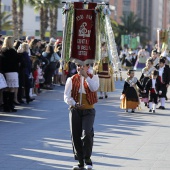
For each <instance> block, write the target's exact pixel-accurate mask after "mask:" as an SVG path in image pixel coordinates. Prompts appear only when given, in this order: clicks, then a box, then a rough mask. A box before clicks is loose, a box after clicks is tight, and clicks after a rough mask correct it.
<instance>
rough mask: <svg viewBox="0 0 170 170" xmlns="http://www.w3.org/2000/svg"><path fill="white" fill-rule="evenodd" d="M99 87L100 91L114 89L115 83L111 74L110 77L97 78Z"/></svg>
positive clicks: (111, 90)
mask: <svg viewBox="0 0 170 170" xmlns="http://www.w3.org/2000/svg"><path fill="white" fill-rule="evenodd" d="M99 83H100V86H99V89H98V91H100V92H113V91H115V83H114V79H113V76H111V77H110V78H99Z"/></svg>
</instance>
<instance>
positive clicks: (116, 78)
mask: <svg viewBox="0 0 170 170" xmlns="http://www.w3.org/2000/svg"><path fill="white" fill-rule="evenodd" d="M116 81H118V77H117V73H116Z"/></svg>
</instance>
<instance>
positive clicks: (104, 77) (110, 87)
mask: <svg viewBox="0 0 170 170" xmlns="http://www.w3.org/2000/svg"><path fill="white" fill-rule="evenodd" d="M94 72H95V74H98V76H99V84H100V86H99V89H98V91H100V97H99V99H103V98H104V97H105V98H108V95H107V92H113V91H114V90H115V85H114V79H113V68H112V65H111V64H110V61H109V57H108V53H107V46H106V43H105V42H103V43H102V53H101V60H100V63H99V64H97V65H96V66H94ZM103 93H104V94H103ZM103 95H104V96H103Z"/></svg>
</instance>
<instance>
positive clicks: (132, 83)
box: [120, 70, 143, 113]
mask: <svg viewBox="0 0 170 170" xmlns="http://www.w3.org/2000/svg"><path fill="white" fill-rule="evenodd" d="M127 74H128V77H127V78H126V79H125V83H124V87H123V91H122V95H121V105H120V108H121V109H126V112H128V109H132V113H134V112H135V109H136V108H137V107H138V106H139V104H140V101H139V96H138V92H137V86H138V87H139V88H140V89H141V90H142V91H143V87H142V85H141V84H140V82H139V81H138V79H137V78H136V77H134V70H129V71H128V73H127Z"/></svg>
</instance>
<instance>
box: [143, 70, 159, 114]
mask: <svg viewBox="0 0 170 170" xmlns="http://www.w3.org/2000/svg"><path fill="white" fill-rule="evenodd" d="M148 91H149V112H152V113H155V109H156V105H157V104H158V96H159V95H161V94H162V90H161V82H160V80H159V79H158V71H156V70H154V71H152V74H151V78H150V79H149V80H148V81H147V82H146V85H145V90H144V92H145V93H146V92H148Z"/></svg>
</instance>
